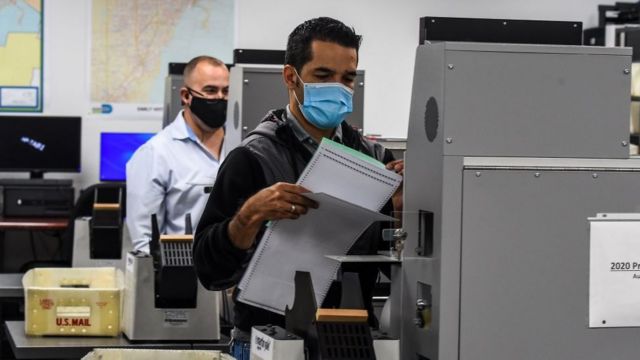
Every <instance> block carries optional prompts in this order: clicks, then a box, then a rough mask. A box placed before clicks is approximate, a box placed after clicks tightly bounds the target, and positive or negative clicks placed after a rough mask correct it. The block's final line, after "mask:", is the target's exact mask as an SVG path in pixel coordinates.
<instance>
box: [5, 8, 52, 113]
mask: <svg viewBox="0 0 640 360" xmlns="http://www.w3.org/2000/svg"><path fill="white" fill-rule="evenodd" d="M42 5H43V4H42V0H0V112H42V35H43V32H42V19H43V17H42V14H43V12H42Z"/></svg>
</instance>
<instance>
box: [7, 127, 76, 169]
mask: <svg viewBox="0 0 640 360" xmlns="http://www.w3.org/2000/svg"><path fill="white" fill-rule="evenodd" d="M80 138H81V118H80V117H77V116H65V117H63V116H2V117H0V171H11V172H29V173H30V177H31V178H42V175H43V173H44V172H80Z"/></svg>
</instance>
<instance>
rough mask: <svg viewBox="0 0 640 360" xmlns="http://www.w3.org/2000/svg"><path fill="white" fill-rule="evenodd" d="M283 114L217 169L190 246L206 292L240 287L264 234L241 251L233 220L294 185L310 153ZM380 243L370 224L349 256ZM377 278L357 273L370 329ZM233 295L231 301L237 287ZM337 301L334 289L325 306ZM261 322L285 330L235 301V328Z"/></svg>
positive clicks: (348, 136) (359, 146)
mask: <svg viewBox="0 0 640 360" xmlns="http://www.w3.org/2000/svg"><path fill="white" fill-rule="evenodd" d="M285 116H286V115H285V110H284V109H280V110H272V111H270V112H269V113H268V114H267V116H266V117H265V118H264V119H263V120H262V122H261V123H260V124H259V125H258V126H257V127H256V129H255V130H254V131H252V132H251V133H250V134H249V136H247V138H246V139H245V140H244V141H243V142H242V144H241V145H240V146H239V147H237V148H235V149H234V150H232V151H231V152H230V153H229V155H228V156H227V158H226V159H225V161H224V162H223V163H222V166H221V167H220V170H219V172H218V176H217V178H216V182H215V184H214V187H213V191H212V192H211V194H210V196H209V200H208V202H207V205H206V207H205V209H204V212H203V214H202V217H201V218H200V222H199V224H198V228H197V230H196V235H195V243H194V246H193V260H194V264H195V268H196V272H197V274H198V278H199V279H200V282H201V283H202V284H203V286H204V287H206V288H208V289H210V290H223V289H228V288H230V287H232V286H235V285H237V284H238V282H239V281H240V279H241V278H242V275H243V274H244V272H245V270H246V268H247V266H248V265H249V262H250V260H251V256H252V255H253V253H254V251H255V248H256V246H257V243H258V241H259V240H260V238H261V237H262V234H263V233H264V224H263V227H262V229H261V230H260V231H259V233H258V234H257V236H256V242H255V244H254V245H253V246H252V247H251V248H250V249H248V250H240V249H238V248H236V247H234V246H233V244H232V243H231V240H230V239H229V234H228V232H227V231H228V225H229V222H230V221H231V218H232V217H233V216H234V215H235V213H236V212H237V211H238V209H240V207H241V206H242V204H244V202H245V201H246V200H247V199H248V198H250V197H251V196H252V195H254V194H255V193H257V192H258V191H260V190H262V189H264V188H266V187H269V186H271V185H273V184H275V183H277V182H287V183H295V182H296V181H297V179H298V177H299V175H300V174H301V173H302V171H303V170H304V168H305V166H306V164H307V163H308V162H309V160H310V159H311V157H312V155H313V154H311V152H310V151H309V150H307V148H305V146H304V145H303V144H302V143H301V142H300V141H299V140H298V139H297V138H296V136H295V134H294V133H293V130H292V129H291V127H290V125H289V124H288V122H287V121H286V120H285ZM341 126H342V142H343V144H344V145H346V146H348V147H350V148H352V149H355V150H357V151H360V152H362V153H364V154H367V155H369V156H372V157H374V158H376V159H378V160H379V161H381V162H383V163H385V164H386V163H388V162H389V161H392V160H393V155H392V154H391V152H390V151H389V150H386V149H384V148H383V147H382V146H381V145H380V144H376V143H372V142H370V141H368V140H367V139H365V138H364V137H363V136H362V135H360V134H359V133H358V132H357V131H355V130H354V129H353V128H351V126H350V125H348V124H347V123H346V122H343V123H342V125H341ZM392 208H393V207H392V205H391V202H389V203H387V205H385V207H384V209H383V210H382V212H384V213H386V214H390V213H391V211H392V210H393V209H392ZM380 241H381V228H380V225H379V224H374V225H372V226H371V227H370V228H369V229H367V231H365V232H364V233H363V234H362V236H360V238H358V240H357V241H356V243H355V244H354V246H353V247H352V248H351V249H350V251H349V254H359V255H362V254H375V253H376V251H377V250H378V245H379V242H380ZM283 261H286V259H283ZM376 276H377V271H375V270H371V269H368V270H365V271H360V278H361V282H362V290H363V299H365V306H366V307H367V310H369V317H370V319H371V320H372V322H371V323H372V324H373V325H374V326H375V324H376V321H375V317H374V315H373V311H372V306H371V301H370V299H371V292H372V290H373V285H374V283H375V279H376ZM235 291H236V293H235V294H234V298H235V297H237V291H238V289H237V288H236V290H235ZM339 298H340V297H339V291H337V287H335V286H332V288H331V289H330V290H329V294H328V295H327V297H326V299H325V301H324V303H323V306H324V307H332V306H337V305H339V304H338V302H339V301H338V299H339ZM265 324H274V325H280V326H283V327H284V317H283V316H281V315H279V314H276V313H272V312H270V311H266V310H263V309H260V308H257V307H254V306H250V305H247V304H244V303H241V302H236V303H235V306H234V325H235V326H236V327H237V328H239V329H240V330H243V331H246V332H250V331H251V327H252V326H255V325H265Z"/></svg>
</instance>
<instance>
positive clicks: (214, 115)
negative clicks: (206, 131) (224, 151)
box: [189, 91, 227, 129]
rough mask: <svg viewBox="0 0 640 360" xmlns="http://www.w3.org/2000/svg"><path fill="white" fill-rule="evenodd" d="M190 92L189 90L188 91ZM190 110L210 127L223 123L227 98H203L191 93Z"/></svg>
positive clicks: (225, 118) (225, 117)
mask: <svg viewBox="0 0 640 360" xmlns="http://www.w3.org/2000/svg"><path fill="white" fill-rule="evenodd" d="M189 93H190V94H191V91H190V92H189ZM189 108H190V109H191V112H192V113H194V114H195V115H196V116H197V117H198V119H200V120H202V122H203V123H204V124H205V125H207V126H208V127H210V128H212V129H217V128H219V127H221V126H222V125H224V123H225V121H226V120H227V100H225V99H205V98H202V97H198V96H195V95H193V94H191V105H190V106H189Z"/></svg>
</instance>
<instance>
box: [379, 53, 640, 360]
mask: <svg viewBox="0 0 640 360" xmlns="http://www.w3.org/2000/svg"><path fill="white" fill-rule="evenodd" d="M630 63H631V49H625V48H603V47H586V46H543V45H519V44H489V43H464V42H461V43H453V42H441V43H435V42H434V43H431V44H425V45H421V46H418V49H417V53H416V66H415V71H414V80H413V94H412V100H411V110H410V122H409V130H408V134H409V135H408V139H407V151H406V158H405V159H406V169H407V170H406V172H405V179H404V185H405V188H404V195H405V196H404V210H405V213H404V215H403V229H404V230H405V231H406V232H407V239H406V240H405V250H404V252H403V259H402V265H401V267H400V268H399V269H397V271H395V272H394V273H393V274H392V279H391V280H392V284H391V298H390V301H391V302H392V304H391V306H390V309H391V313H392V319H396V320H397V322H396V323H395V324H396V326H397V327H398V328H397V329H395V331H397V334H400V333H401V334H402V339H401V340H402V347H403V349H402V358H403V359H412V358H413V359H416V358H418V359H424V358H428V359H431V360H443V359H444V360H446V359H460V360H471V359H494V360H510V359H520V360H533V359H541V358H545V359H585V360H595V359H603V358H616V359H619V360H631V359H636V358H637V356H638V353H640V344H638V342H637V338H638V336H639V335H640V329H638V328H616V329H597V330H593V329H589V328H588V316H589V310H588V296H589V288H588V286H589V285H588V284H589V281H588V279H589V275H588V274H589V226H588V225H589V222H588V218H590V217H593V216H595V214H597V213H604V212H607V213H611V212H615V213H625V212H635V211H637V209H638V204H640V194H638V192H637V191H636V189H637V186H638V185H637V184H638V182H639V181H640V159H638V158H629V151H628V136H629V123H628V121H629V83H630V71H629V70H630ZM424 224H430V226H424ZM428 248H431V249H433V250H432V251H431V252H427V251H425V249H428ZM398 309H400V311H398ZM393 334H396V333H395V332H394V333H393Z"/></svg>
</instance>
